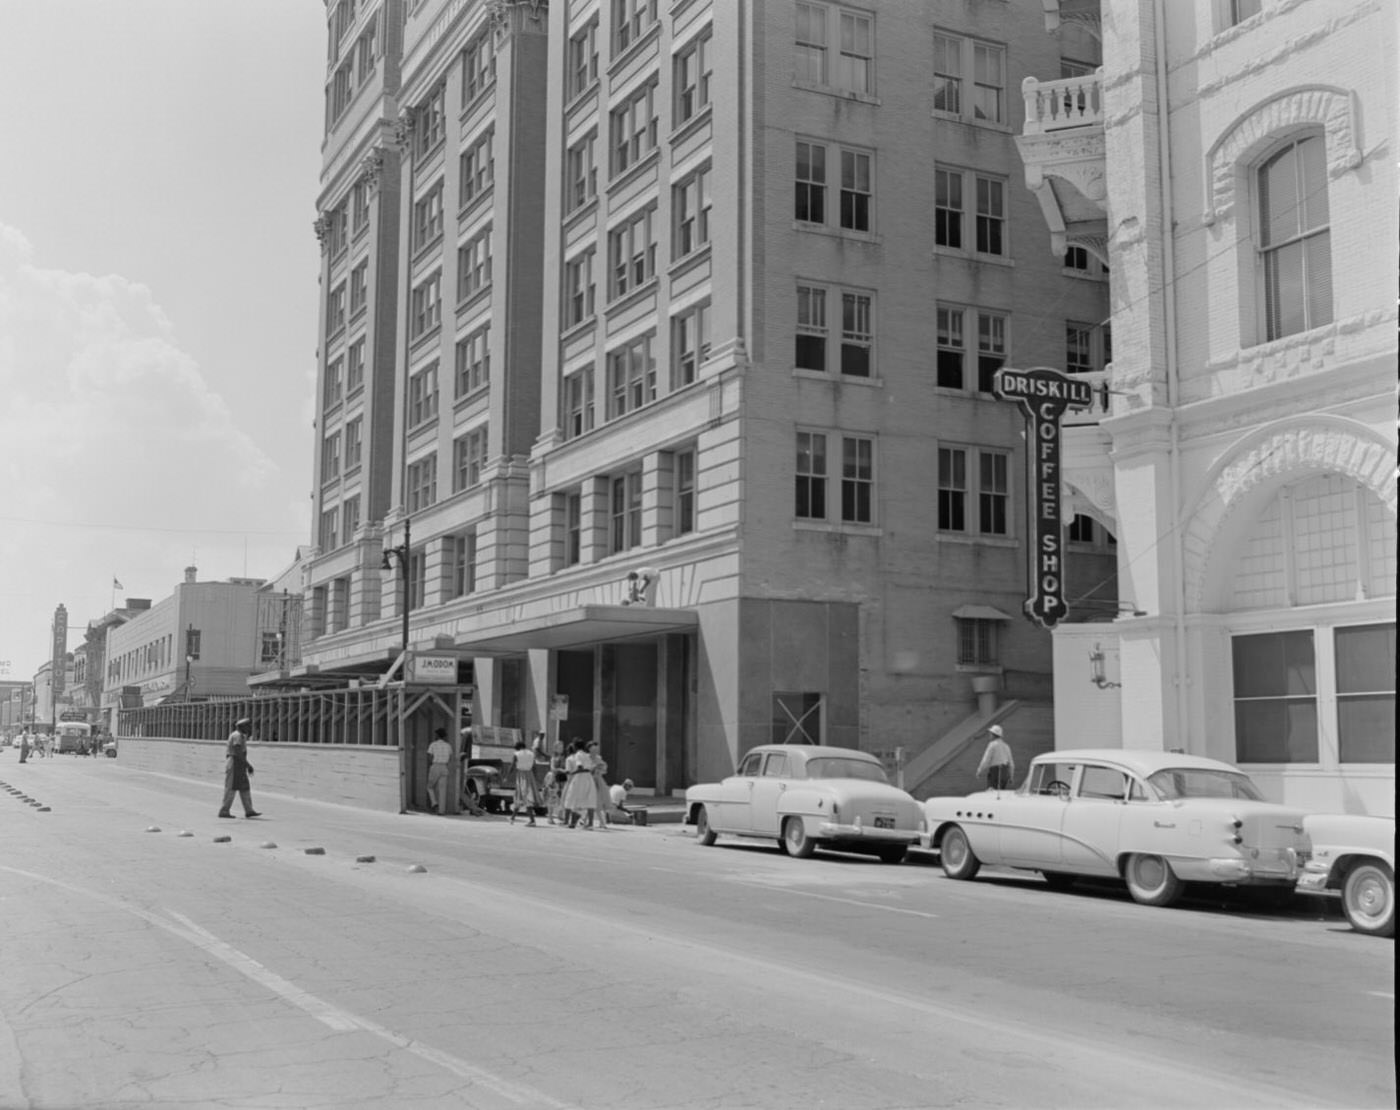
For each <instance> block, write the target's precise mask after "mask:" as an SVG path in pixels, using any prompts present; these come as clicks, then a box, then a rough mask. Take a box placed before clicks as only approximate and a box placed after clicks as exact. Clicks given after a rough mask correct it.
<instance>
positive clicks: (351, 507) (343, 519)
mask: <svg viewBox="0 0 1400 1110" xmlns="http://www.w3.org/2000/svg"><path fill="white" fill-rule="evenodd" d="M359 530H360V498H359V495H358V494H357V495H356V496H354V497H347V498H346V499H345V503H344V504H343V505H341V506H340V534H341V536H342V537H343V539H344V542H345V543H350V542H352V541H353V540H354V538H355V533H356V532H358V531H359Z"/></svg>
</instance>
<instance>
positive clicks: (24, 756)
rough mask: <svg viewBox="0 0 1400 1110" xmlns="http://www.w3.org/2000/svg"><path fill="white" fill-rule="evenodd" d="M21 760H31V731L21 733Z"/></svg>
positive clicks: (25, 761)
mask: <svg viewBox="0 0 1400 1110" xmlns="http://www.w3.org/2000/svg"><path fill="white" fill-rule="evenodd" d="M19 761H20V762H21V763H28V762H29V733H28V732H27V731H25V732H21V733H20V734H19Z"/></svg>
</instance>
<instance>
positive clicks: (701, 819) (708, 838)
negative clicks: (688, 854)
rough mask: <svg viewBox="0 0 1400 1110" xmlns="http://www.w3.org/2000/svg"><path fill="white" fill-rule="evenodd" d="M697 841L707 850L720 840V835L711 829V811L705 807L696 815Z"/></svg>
mask: <svg viewBox="0 0 1400 1110" xmlns="http://www.w3.org/2000/svg"><path fill="white" fill-rule="evenodd" d="M695 839H696V840H698V841H699V842H700V844H701V846H702V847H705V848H708V847H709V846H710V845H711V844H713V843H714V842H715V841H716V840H717V839H718V834H717V833H716V832H715V830H714V829H712V828H710V811H709V810H708V809H706V808H705V807H704V806H701V807H700V809H699V811H698V812H697V813H696V814H695Z"/></svg>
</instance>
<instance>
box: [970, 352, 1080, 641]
mask: <svg viewBox="0 0 1400 1110" xmlns="http://www.w3.org/2000/svg"><path fill="white" fill-rule="evenodd" d="M993 388H994V389H995V390H996V395H997V396H998V397H999V398H1001V399H1002V400H1003V401H1015V402H1016V404H1018V405H1019V406H1020V408H1021V412H1022V413H1024V414H1025V417H1026V431H1027V436H1026V444H1027V448H1028V449H1029V451H1030V474H1031V481H1030V495H1031V496H1030V502H1031V511H1032V513H1033V515H1034V519H1035V530H1034V531H1035V534H1034V536H1033V537H1032V547H1031V559H1030V568H1029V569H1030V596H1029V597H1027V598H1026V603H1025V606H1024V608H1025V611H1026V616H1027V617H1029V618H1030V619H1031V620H1033V621H1035V623H1036V624H1038V625H1040V627H1041V628H1045V629H1050V628H1054V627H1055V625H1056V624H1058V623H1059V622H1060V618H1061V617H1063V616H1064V615H1065V613H1066V612H1068V606H1067V605H1066V604H1065V595H1064V585H1065V563H1064V534H1065V533H1064V519H1063V516H1062V514H1061V511H1060V418H1061V417H1062V416H1064V413H1065V410H1066V409H1069V408H1088V407H1089V406H1090V405H1092V404H1093V403H1094V390H1093V387H1092V386H1091V385H1090V384H1089V383H1088V382H1086V381H1082V380H1080V379H1077V378H1073V377H1070V376H1069V375H1068V374H1063V373H1061V372H1060V371H1059V370H1051V369H1050V368H1049V367H1046V366H1038V367H1036V368H1035V369H1033V370H1012V369H1009V368H1006V367H1003V368H1002V369H1001V370H998V371H997V375H996V381H995V383H994V387H993Z"/></svg>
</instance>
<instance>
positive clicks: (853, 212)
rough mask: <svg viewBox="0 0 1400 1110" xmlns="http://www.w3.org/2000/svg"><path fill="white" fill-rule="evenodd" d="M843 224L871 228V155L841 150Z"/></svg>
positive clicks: (863, 229) (865, 229)
mask: <svg viewBox="0 0 1400 1110" xmlns="http://www.w3.org/2000/svg"><path fill="white" fill-rule="evenodd" d="M841 226H842V227H844V228H849V229H850V230H851V231H869V230H870V155H868V154H861V153H860V152H858V151H854V150H842V151H841Z"/></svg>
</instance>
